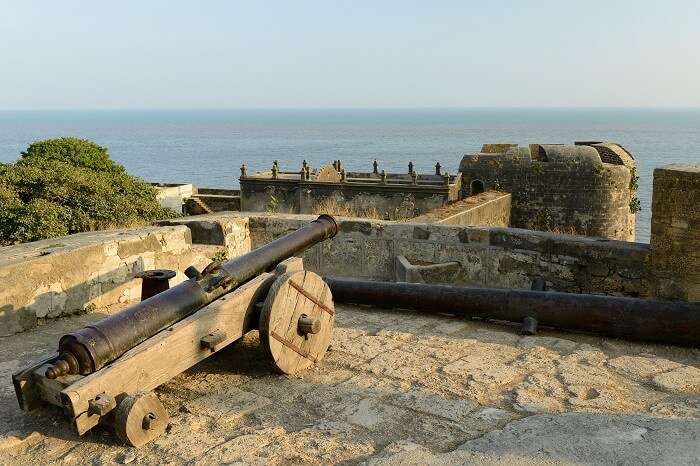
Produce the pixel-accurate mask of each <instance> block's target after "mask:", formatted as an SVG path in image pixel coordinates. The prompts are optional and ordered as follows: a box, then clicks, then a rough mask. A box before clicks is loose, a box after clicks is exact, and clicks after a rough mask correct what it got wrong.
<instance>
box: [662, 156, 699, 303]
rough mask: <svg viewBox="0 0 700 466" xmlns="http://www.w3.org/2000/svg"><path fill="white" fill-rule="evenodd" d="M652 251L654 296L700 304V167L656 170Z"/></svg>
mask: <svg viewBox="0 0 700 466" xmlns="http://www.w3.org/2000/svg"><path fill="white" fill-rule="evenodd" d="M651 248H652V251H653V253H652V256H651V265H652V267H653V270H654V273H655V274H656V276H657V277H658V282H657V286H656V289H655V293H656V294H657V295H658V296H660V297H663V298H670V299H683V300H687V301H691V302H694V301H695V302H697V301H700V165H681V164H673V165H668V166H665V167H662V168H657V169H656V170H654V194H653V202H652V217H651Z"/></svg>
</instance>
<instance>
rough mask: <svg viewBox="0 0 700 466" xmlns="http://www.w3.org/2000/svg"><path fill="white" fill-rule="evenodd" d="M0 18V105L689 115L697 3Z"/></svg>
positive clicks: (38, 6)
mask: <svg viewBox="0 0 700 466" xmlns="http://www.w3.org/2000/svg"><path fill="white" fill-rule="evenodd" d="M0 8H1V11H2V13H1V14H0V110H20V109H125V108H158V109H168V108H178V109H182V108H200V109H208V108H348V107H352V108H354V107H359V108H368V107H369V108H371V107H383V108H387V107H390V108H401V107H408V108H416V107H698V106H700V59H699V57H700V27H698V26H697V21H698V18H699V17H700V2H698V1H683V0H676V1H668V2H662V1H656V2H650V1H644V0H637V1H626V0H625V1H615V0H607V1H598V0H586V1H573V0H569V1H567V0H558V1H544V0H543V1H538V0H528V1H526V0H521V1H506V0H502V1H499V0H494V1H483V0H480V1H470V0H462V1H440V0H433V1H429V0H424V1H411V0H401V1H388V0H387V1H381V0H374V1H363V0H357V1H341V0H338V1H333V0H324V1H306V0H289V1H273V0H267V1H253V0H251V1H247V2H240V1H214V0H211V1H191V0H190V1H176V0H169V1H156V0H148V1H144V0H138V1H134V0H120V1H112V2H89V1H87V0H85V1H72V0H61V1H49V0H45V1H42V0H26V1H17V0H14V1H9V0H0Z"/></svg>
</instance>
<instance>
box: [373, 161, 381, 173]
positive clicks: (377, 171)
mask: <svg viewBox="0 0 700 466" xmlns="http://www.w3.org/2000/svg"><path fill="white" fill-rule="evenodd" d="M372 173H374V174H375V175H379V162H377V160H376V159H375V160H374V162H373V163H372Z"/></svg>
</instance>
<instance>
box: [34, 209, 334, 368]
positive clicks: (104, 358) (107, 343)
mask: <svg viewBox="0 0 700 466" xmlns="http://www.w3.org/2000/svg"><path fill="white" fill-rule="evenodd" d="M337 232H338V224H337V223H336V221H335V219H334V218H333V217H331V216H330V215H321V216H319V217H318V219H316V220H314V221H313V222H311V223H309V224H308V225H306V226H304V227H302V228H300V229H298V230H296V231H293V232H291V233H289V234H287V235H285V236H282V237H281V238H278V239H276V240H274V241H271V242H270V243H268V244H266V245H264V246H261V247H259V248H257V249H255V250H253V251H251V252H249V253H247V254H244V255H242V256H240V257H237V258H235V259H232V260H230V261H228V262H225V263H223V264H220V263H218V262H213V263H211V264H209V266H207V268H206V269H204V271H203V272H202V274H197V276H194V277H193V278H191V279H190V280H187V281H185V282H183V283H180V284H179V285H177V286H174V287H172V288H170V289H168V290H165V291H163V292H161V293H158V294H156V295H155V296H152V297H150V298H148V299H145V300H143V301H141V302H140V303H138V304H136V305H134V306H132V307H130V308H128V309H126V310H124V311H122V312H119V313H118V314H114V315H112V316H110V317H107V318H106V319H103V320H101V321H99V322H97V323H95V324H92V325H88V326H87V327H84V328H82V329H80V330H78V331H76V332H73V333H70V334H67V335H64V336H62V337H61V339H60V341H59V343H58V351H59V357H58V360H57V361H56V362H55V363H54V364H53V365H52V366H50V367H49V368H48V369H47V370H46V377H48V378H50V379H54V378H56V377H58V376H60V375H64V374H90V373H92V372H94V371H96V370H98V369H100V368H102V367H104V366H105V365H106V364H108V363H109V362H111V361H113V360H115V359H116V358H118V357H119V356H121V355H122V354H124V353H125V352H126V351H128V350H129V349H131V348H133V347H134V346H136V345H138V344H139V343H141V342H142V341H144V340H146V339H147V338H149V337H151V336H153V335H155V334H156V333H157V332H159V331H160V330H162V329H163V328H165V327H168V326H169V325H172V324H174V323H175V322H177V321H179V320H181V319H183V318H185V317H187V316H188V315H190V314H192V313H193V312H195V311H197V310H198V309H200V308H201V307H203V306H205V305H207V304H209V303H211V302H212V301H214V300H215V299H217V298H219V297H220V296H222V295H224V294H226V293H228V292H230V291H231V290H233V289H234V288H236V287H238V286H240V285H242V284H243V283H245V282H247V281H248V280H250V279H251V278H253V277H255V276H256V275H258V274H260V273H262V272H265V271H266V270H269V269H271V268H273V267H274V266H275V265H277V264H278V263H279V262H281V261H283V260H285V259H287V258H289V257H291V256H293V255H294V254H296V253H298V252H301V251H303V250H305V249H307V248H309V247H310V246H313V245H314V244H316V243H319V242H321V241H324V240H325V239H328V238H332V237H333V236H335V235H336V233H337Z"/></svg>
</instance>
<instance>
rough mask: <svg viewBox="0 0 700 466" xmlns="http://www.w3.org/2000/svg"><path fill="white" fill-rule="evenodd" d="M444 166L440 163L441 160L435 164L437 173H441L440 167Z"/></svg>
mask: <svg viewBox="0 0 700 466" xmlns="http://www.w3.org/2000/svg"><path fill="white" fill-rule="evenodd" d="M441 168H442V165H440V162H438V163H436V164H435V174H436V175H440V174H441V173H440V169H441Z"/></svg>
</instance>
